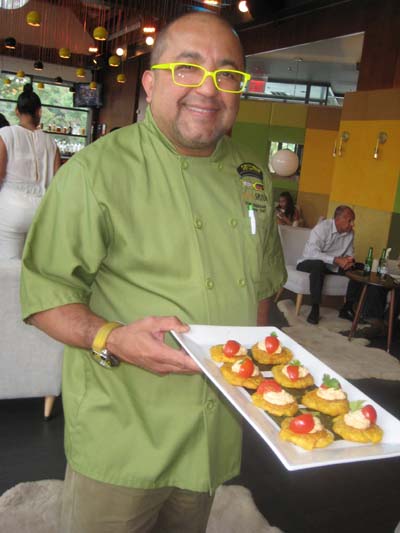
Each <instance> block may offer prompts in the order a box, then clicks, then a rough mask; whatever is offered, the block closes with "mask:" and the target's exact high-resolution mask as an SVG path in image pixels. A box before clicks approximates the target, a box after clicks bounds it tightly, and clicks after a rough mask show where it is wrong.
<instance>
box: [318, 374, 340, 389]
mask: <svg viewBox="0 0 400 533" xmlns="http://www.w3.org/2000/svg"><path fill="white" fill-rule="evenodd" d="M322 383H323V384H324V385H326V386H327V387H328V388H329V389H335V390H339V389H340V383H339V381H338V380H337V379H336V378H331V376H330V375H329V374H324V376H323V378H322Z"/></svg>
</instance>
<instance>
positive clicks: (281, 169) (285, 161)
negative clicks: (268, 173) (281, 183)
mask: <svg viewBox="0 0 400 533" xmlns="http://www.w3.org/2000/svg"><path fill="white" fill-rule="evenodd" d="M271 166H272V168H273V169H274V170H275V172H276V173H277V174H278V176H284V177H286V176H291V175H292V174H294V173H295V172H296V170H297V167H298V166H299V158H298V157H297V154H295V153H294V152H292V151H291V150H287V149H286V150H278V151H277V152H276V154H274V155H273V156H272V158H271Z"/></svg>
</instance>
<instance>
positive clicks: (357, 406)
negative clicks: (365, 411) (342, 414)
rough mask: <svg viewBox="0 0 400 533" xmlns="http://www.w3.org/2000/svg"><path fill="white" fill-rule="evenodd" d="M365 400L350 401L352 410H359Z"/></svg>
mask: <svg viewBox="0 0 400 533" xmlns="http://www.w3.org/2000/svg"><path fill="white" fill-rule="evenodd" d="M364 401H365V400H356V401H354V402H349V407H350V411H352V412H354V411H358V410H359V409H361V407H362V406H363V403H364Z"/></svg>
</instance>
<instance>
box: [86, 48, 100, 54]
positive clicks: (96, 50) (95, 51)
mask: <svg viewBox="0 0 400 533" xmlns="http://www.w3.org/2000/svg"><path fill="white" fill-rule="evenodd" d="M88 51H89V52H90V53H91V54H97V52H98V51H99V47H98V46H89V48H88Z"/></svg>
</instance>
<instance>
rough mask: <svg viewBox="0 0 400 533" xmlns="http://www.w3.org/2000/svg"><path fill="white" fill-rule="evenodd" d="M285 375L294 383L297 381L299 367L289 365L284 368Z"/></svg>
mask: <svg viewBox="0 0 400 533" xmlns="http://www.w3.org/2000/svg"><path fill="white" fill-rule="evenodd" d="M286 371H287V374H288V376H289V379H291V380H292V381H296V379H299V367H298V366H295V365H289V366H288V367H287V368H286Z"/></svg>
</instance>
